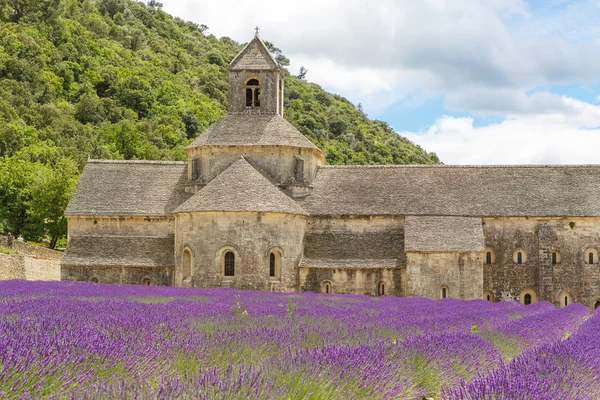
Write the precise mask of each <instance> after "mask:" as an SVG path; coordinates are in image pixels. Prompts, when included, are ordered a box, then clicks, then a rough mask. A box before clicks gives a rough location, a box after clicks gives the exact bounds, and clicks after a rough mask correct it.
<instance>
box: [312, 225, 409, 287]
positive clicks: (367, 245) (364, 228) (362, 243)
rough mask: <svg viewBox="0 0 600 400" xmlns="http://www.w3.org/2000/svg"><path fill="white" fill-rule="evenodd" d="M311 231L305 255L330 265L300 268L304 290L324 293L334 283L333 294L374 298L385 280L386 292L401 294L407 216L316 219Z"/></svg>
mask: <svg viewBox="0 0 600 400" xmlns="http://www.w3.org/2000/svg"><path fill="white" fill-rule="evenodd" d="M307 229H308V231H307V234H306V238H305V248H304V257H306V258H309V259H318V260H320V261H321V263H322V264H323V265H324V266H327V265H328V263H329V265H331V268H302V269H301V270H300V290H302V291H313V292H320V291H323V290H324V283H325V282H330V283H331V289H332V291H333V292H334V293H357V294H366V295H371V296H375V295H377V294H378V293H379V285H380V284H381V283H383V284H384V287H385V288H386V289H385V294H390V295H396V296H401V295H402V294H403V287H404V283H403V279H404V272H405V271H404V268H403V267H404V266H405V262H406V260H405V255H404V218H403V217H369V216H347V217H313V218H311V219H309V221H308V225H307ZM345 263H346V264H347V267H346V268H338V266H339V265H340V264H342V265H343V264H345ZM390 264H391V265H392V267H393V268H389V265H390ZM350 265H352V266H354V267H352V268H351V267H350Z"/></svg>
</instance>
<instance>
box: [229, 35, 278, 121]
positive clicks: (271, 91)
mask: <svg viewBox="0 0 600 400" xmlns="http://www.w3.org/2000/svg"><path fill="white" fill-rule="evenodd" d="M228 113H229V114H257V115H275V114H277V115H280V116H283V73H282V71H281V69H280V68H279V66H278V65H277V62H276V61H275V60H274V59H273V56H272V55H271V53H270V52H269V49H268V48H267V46H266V45H265V44H264V42H263V41H262V40H261V39H260V36H259V34H258V27H256V34H255V35H254V38H253V39H252V40H251V41H250V42H249V43H248V44H247V45H246V47H244V49H243V50H242V51H241V52H240V53H239V54H238V55H237V56H236V57H235V58H234V59H233V60H232V61H231V63H230V64H229V109H228Z"/></svg>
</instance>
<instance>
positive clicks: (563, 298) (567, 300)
mask: <svg viewBox="0 0 600 400" xmlns="http://www.w3.org/2000/svg"><path fill="white" fill-rule="evenodd" d="M559 301H560V306H561V307H566V306H568V305H569V304H571V303H572V302H573V299H572V298H571V294H570V293H569V292H562V293H561V295H560V297H559Z"/></svg>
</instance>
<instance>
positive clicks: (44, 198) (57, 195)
mask: <svg viewBox="0 0 600 400" xmlns="http://www.w3.org/2000/svg"><path fill="white" fill-rule="evenodd" d="M78 177H79V171H78V170H77V164H75V162H74V161H73V160H70V159H68V158H61V159H60V160H58V162H57V163H56V165H54V166H53V168H50V167H47V166H46V167H45V168H39V169H38V173H37V174H36V176H35V178H34V181H33V185H32V186H33V189H32V193H31V195H32V196H31V207H30V208H29V210H28V215H29V216H30V217H31V219H32V220H33V221H37V222H38V223H39V224H40V225H41V226H43V232H44V234H45V235H47V236H48V237H49V238H50V245H49V247H50V248H51V249H53V248H55V247H56V242H57V241H58V239H59V238H61V237H64V236H65V235H66V234H67V221H66V219H65V217H64V213H65V209H66V208H67V204H69V200H70V199H71V196H72V195H73V192H74V190H75V185H76V184H77V180H78Z"/></svg>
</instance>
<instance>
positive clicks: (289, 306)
mask: <svg viewBox="0 0 600 400" xmlns="http://www.w3.org/2000/svg"><path fill="white" fill-rule="evenodd" d="M287 315H288V318H289V319H294V302H293V301H292V298H291V297H290V296H288V302H287Z"/></svg>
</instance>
